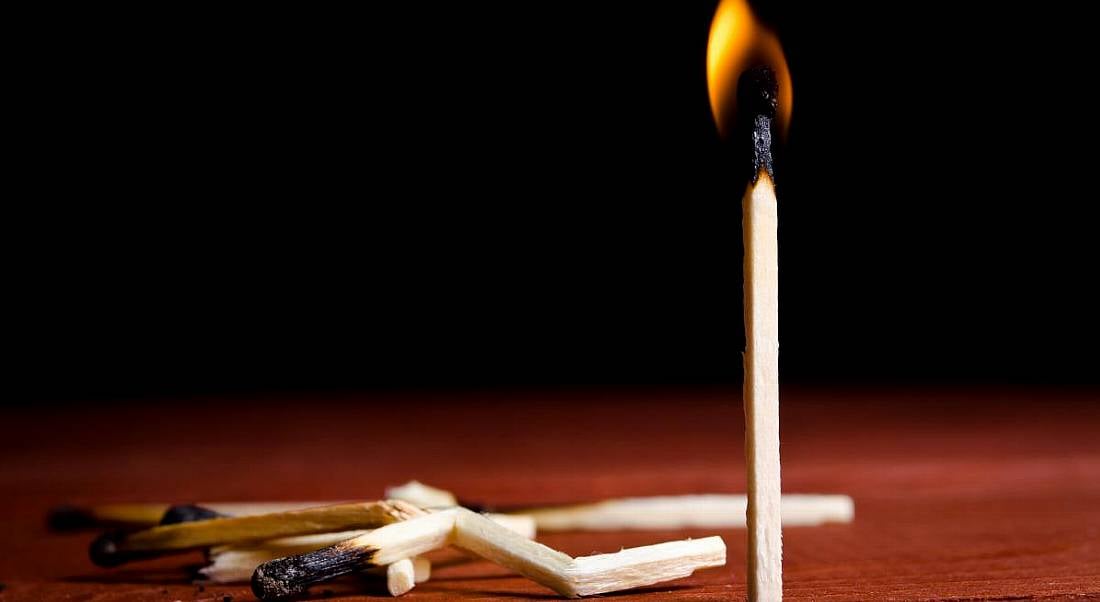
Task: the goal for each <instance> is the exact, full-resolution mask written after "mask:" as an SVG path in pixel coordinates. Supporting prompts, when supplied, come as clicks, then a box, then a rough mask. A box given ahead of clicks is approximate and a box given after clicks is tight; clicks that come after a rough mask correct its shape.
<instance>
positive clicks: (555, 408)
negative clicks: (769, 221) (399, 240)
mask: <svg viewBox="0 0 1100 602" xmlns="http://www.w3.org/2000/svg"><path fill="white" fill-rule="evenodd" d="M783 395H784V402H783V408H782V434H781V438H782V444H783V462H784V464H783V465H784V482H783V485H784V489H785V490H786V491H790V492H823V493H830V492H838V493H849V494H851V495H852V496H853V497H854V498H855V501H856V520H855V522H854V523H853V524H851V525H829V526H824V527H801V528H787V529H784V551H785V554H784V570H785V573H784V574H785V579H784V595H785V597H786V598H787V599H788V600H986V599H990V600H992V599H998V600H1003V599H1016V598H1049V599H1063V598H1066V599H1069V598H1073V599H1082V598H1085V599H1087V598H1100V394H1098V392H1097V391H1096V390H1076V391H1071V390H1053V389H1051V390H1044V389H1027V390H1014V391H1012V390H995V389H959V388H956V389H925V390H921V391H896V390H867V389H863V390H839V389H833V390H808V389H807V390H800V389H790V388H785V389H784V390H783ZM1040 408H1041V409H1042V411H1038V409H1040ZM627 409H629V411H627ZM2 418H3V425H4V431H5V437H4V438H3V440H2V441H0V461H2V462H0V475H2V482H3V484H4V495H3V496H0V536H2V537H3V538H4V541H5V542H7V545H8V546H9V548H8V551H7V552H6V553H4V554H0V582H3V583H4V584H5V586H6V588H5V589H4V591H3V592H2V593H0V602H9V601H13V600H19V601H22V600H55V599H56V600H60V599H76V600H97V601H98V600H219V601H220V600H222V597H223V596H226V595H229V596H233V598H234V599H235V600H238V601H239V600H249V599H252V596H251V594H250V593H249V592H248V588H247V587H244V586H242V587H222V586H207V587H206V588H205V589H204V590H203V591H200V590H199V589H198V588H197V587H196V586H194V585H192V584H191V583H190V582H189V573H188V571H187V568H186V567H187V565H194V564H197V563H198V562H200V561H201V557H200V556H199V555H198V554H190V555H185V556H180V557H174V558H166V559H158V560H154V561H150V562H146V563H140V564H134V565H127V566H124V567H120V568H117V569H110V570H108V569H97V568H95V567H93V566H91V564H90V563H89V562H88V560H87V554H86V548H87V544H88V542H89V540H90V539H91V535H90V534H75V535H61V534H51V533H49V532H47V531H46V529H45V527H44V523H43V519H44V515H45V512H46V510H47V509H48V508H49V507H50V506H51V505H53V504H57V503H59V502H87V503H90V502H107V501H115V502H121V501H158V500H169V501H179V502H186V501H192V500H198V499H205V500H261V499H262V500H279V499H284V500H295V499H302V498H307V497H308V498H320V499H350V498H373V497H377V496H378V495H379V494H380V492H381V491H382V489H383V487H384V486H386V485H389V484H396V483H401V482H404V481H406V480H408V479H410V478H417V479H420V480H422V481H424V482H426V483H431V484H434V485H437V486H440V487H444V488H447V489H450V490H453V491H455V492H457V493H458V494H459V495H460V496H461V497H463V498H465V499H467V500H471V501H477V502H495V503H499V504H518V503H549V502H576V501H585V500H595V499H600V498H605V497H612V496H625V495H655V494H663V493H671V494H675V493H690V492H700V491H725V492H739V491H740V492H743V491H744V487H745V466H744V461H743V457H744V455H743V450H742V447H741V445H742V442H741V439H740V437H739V436H731V433H733V434H738V433H741V432H743V428H744V422H743V416H742V414H741V405H740V398H739V394H738V393H737V392H736V391H734V390H697V389H696V390H691V389H683V390H674V389H664V390H648V391H643V390H617V391H589V392H584V393H579V392H536V393H531V392H528V393H519V392H511V393H501V392H497V393H491V394H482V395H473V394H464V395H453V394H442V393H422V394H412V393H405V394H387V395H376V396H374V397H373V398H371V399H366V398H360V397H356V396H350V395H349V396H343V397H333V396H327V397H310V396H299V397H280V398H258V397H257V398H251V399H242V398H237V399H233V400H225V399H223V400H214V399H205V400H191V401H188V402H187V403H186V404H184V403H181V401H180V400H173V401H172V402H171V403H169V402H167V401H159V402H158V401H150V402H146V403H132V404H128V405H124V406H117V405H116V406H111V407H110V408H109V410H108V409H104V408H102V407H100V406H91V405H87V406H71V407H59V408H57V407H55V408H48V409H47V408H40V409H33V408H32V409H25V410H21V411H14V410H5V411H4V414H3V416H2ZM709 534H711V533H710V532H709V531H675V532H648V533H616V532H608V533H585V534H568V533H563V534H551V535H546V536H543V537H541V538H540V539H541V540H542V541H543V542H545V543H547V544H548V545H551V546H553V547H556V548H559V549H561V550H562V551H564V552H567V553H569V554H572V555H582V554H591V553H595V552H610V551H617V550H618V549H619V548H621V547H623V546H638V545H645V544H650V543H656V542H659V541H664V540H669V539H676V538H682V537H685V536H693V537H699V536H703V535H709ZM718 534H720V535H722V536H723V538H725V540H726V543H727V547H728V552H729V563H728V565H727V566H726V567H724V568H722V569H713V570H708V571H703V572H700V573H697V574H696V575H695V576H693V577H691V578H688V579H684V580H681V581H677V582H673V583H671V584H668V585H664V586H660V587H653V588H647V589H645V590H642V591H640V592H634V593H631V594H625V595H621V596H616V598H624V599H635V598H637V599H643V598H649V599H655V598H662V599H667V598H670V597H674V598H680V599H690V600H719V599H721V600H728V599H730V598H731V597H732V598H734V599H738V598H741V599H743V598H744V597H745V577H746V576H745V568H744V567H745V544H746V542H745V531H744V530H729V531H721V532H719V533H718ZM433 560H434V562H435V566H434V570H433V575H432V579H431V580H430V581H428V582H427V583H424V584H421V585H418V586H417V588H416V589H415V590H413V591H412V592H410V593H409V594H408V597H409V598H410V599H429V598H431V599H436V598H466V599H486V598H497V597H507V598H513V599H532V598H535V599H541V598H549V597H552V596H553V594H552V592H550V591H549V590H546V589H543V588H540V587H539V586H537V585H535V584H533V583H531V582H530V581H527V580H525V579H521V578H517V577H514V576H510V575H508V574H507V573H506V572H505V571H504V570H502V569H500V568H499V567H496V566H494V565H492V564H489V563H486V562H480V561H470V560H468V559H467V558H465V557H463V556H462V555H461V554H459V553H456V552H452V551H448V552H443V553H441V554H437V555H435V557H433ZM365 587H377V584H374V585H370V584H365V583H364V582H363V581H362V580H361V579H359V578H347V579H343V580H341V581H339V582H337V583H333V584H332V585H330V586H322V587H317V588H315V589H314V590H313V594H314V596H315V597H317V598H320V597H321V596H322V595H323V594H324V590H326V589H328V590H331V594H334V595H345V594H348V595H352V594H354V595H363V593H364V591H367V590H364V588H365ZM382 587H384V585H383V586H382ZM370 591H374V592H375V593H374V595H382V594H383V593H384V591H383V589H381V588H378V589H375V590H370ZM655 594H656V595H655Z"/></svg>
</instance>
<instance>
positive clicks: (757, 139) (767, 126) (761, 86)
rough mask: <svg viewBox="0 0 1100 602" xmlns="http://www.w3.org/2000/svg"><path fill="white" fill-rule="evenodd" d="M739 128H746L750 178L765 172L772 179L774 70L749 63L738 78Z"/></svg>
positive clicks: (776, 90)
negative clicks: (749, 156)
mask: <svg viewBox="0 0 1100 602" xmlns="http://www.w3.org/2000/svg"><path fill="white" fill-rule="evenodd" d="M737 106H738V108H739V111H740V113H739V115H740V117H739V120H738V121H739V122H740V123H739V127H738V130H747V131H748V132H749V138H748V140H749V141H750V142H751V144H752V146H751V148H750V154H751V161H752V181H753V182H755V181H756V180H757V178H759V177H760V173H761V172H766V173H767V174H768V177H770V178H772V179H775V166H774V162H773V158H772V133H773V127H774V124H775V116H776V111H777V110H778V108H779V83H778V82H777V80H776V78H775V72H774V71H772V70H771V69H769V68H768V67H765V66H757V67H752V68H751V69H748V70H746V71H745V72H744V73H742V74H741V77H740V78H739V79H738V82H737Z"/></svg>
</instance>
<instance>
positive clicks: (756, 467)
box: [741, 69, 783, 602]
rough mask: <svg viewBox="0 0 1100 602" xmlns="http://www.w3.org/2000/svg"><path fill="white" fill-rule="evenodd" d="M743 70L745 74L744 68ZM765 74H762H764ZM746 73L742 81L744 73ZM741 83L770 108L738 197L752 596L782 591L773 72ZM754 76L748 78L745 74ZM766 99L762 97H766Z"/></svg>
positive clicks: (760, 122)
mask: <svg viewBox="0 0 1100 602" xmlns="http://www.w3.org/2000/svg"><path fill="white" fill-rule="evenodd" d="M747 75H748V74H747ZM769 77H770V82H769V81H767V80H768V78H769ZM746 79H748V80H749V81H748V82H745V80H746ZM742 80H743V83H742V84H741V85H742V86H746V85H749V86H757V87H758V88H759V89H757V90H751V91H750V92H749V94H758V95H760V96H761V97H763V99H762V100H763V102H760V105H763V106H767V105H770V109H771V115H770V116H768V115H764V114H761V115H757V116H756V124H755V127H754V129H753V138H754V142H755V144H754V151H755V152H756V153H757V155H756V156H755V157H754V159H755V161H754V164H755V167H756V169H757V171H756V175H755V178H754V180H755V181H754V182H753V183H752V184H750V185H749V187H748V190H747V191H746V192H745V197H744V199H743V201H742V217H743V224H744V225H743V227H744V240H745V274H744V276H745V291H744V293H745V358H744V361H745V384H744V403H745V456H746V465H747V470H748V512H747V522H748V525H747V526H748V531H749V533H748V536H749V537H748V541H749V550H748V579H749V581H748V593H749V600H752V601H754V602H778V601H779V600H782V599H783V539H782V532H783V527H782V518H781V516H782V515H781V513H780V484H779V481H780V479H779V243H778V227H779V215H778V213H779V211H778V205H777V203H776V199H775V188H774V187H773V185H772V179H771V175H770V174H769V171H770V168H771V118H772V117H774V115H775V104H774V103H775V98H776V94H775V80H774V76H771V71H770V70H766V69H760V70H755V73H752V76H751V77H749V78H744V77H743V78H742ZM753 80H755V81H753ZM768 101H770V102H768Z"/></svg>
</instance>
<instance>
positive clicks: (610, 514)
mask: <svg viewBox="0 0 1100 602" xmlns="http://www.w3.org/2000/svg"><path fill="white" fill-rule="evenodd" d="M746 506H747V500H746V496H744V495H736V494H718V493H711V494H699V495H672V496H654V497H637V498H621V499H611V500H605V501H602V502H596V503H593V504H577V505H572V506H557V507H547V508H529V509H527V510H524V513H525V514H527V515H529V516H530V517H531V518H533V519H534V521H535V524H536V525H537V526H538V529H539V530H540V531H617V530H638V531H642V530H674V529H704V528H705V529H723V528H742V527H745V523H746V514H745V511H746ZM782 509H783V512H782V517H783V525H784V526H802V527H805V526H816V525H822V524H825V523H848V522H851V521H852V518H853V516H854V515H855V505H854V503H853V502H852V498H850V497H848V496H846V495H814V494H785V495H783V496H782Z"/></svg>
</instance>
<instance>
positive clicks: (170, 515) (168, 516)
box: [160, 504, 225, 525]
mask: <svg viewBox="0 0 1100 602" xmlns="http://www.w3.org/2000/svg"><path fill="white" fill-rule="evenodd" d="M224 516H225V515H224V514H221V513H219V512H215V511H213V510H211V509H209V508H203V507H202V506H198V505H195V504H177V505H175V506H172V507H171V508H169V509H168V510H166V511H165V512H164V516H162V517H161V519H160V524H162V525H178V524H180V523H193V522H195V521H200V520H210V519H212V518H222V517H224Z"/></svg>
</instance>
